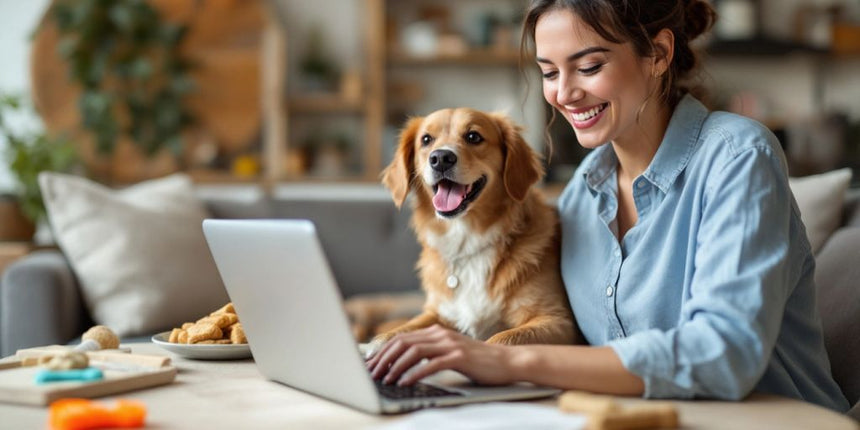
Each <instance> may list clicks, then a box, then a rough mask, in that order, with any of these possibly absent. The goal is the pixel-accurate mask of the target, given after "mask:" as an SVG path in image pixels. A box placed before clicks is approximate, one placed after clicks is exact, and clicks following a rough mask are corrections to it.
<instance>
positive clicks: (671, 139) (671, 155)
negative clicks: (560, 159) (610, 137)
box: [582, 94, 708, 194]
mask: <svg viewBox="0 0 860 430" xmlns="http://www.w3.org/2000/svg"><path fill="white" fill-rule="evenodd" d="M707 116H708V108H706V107H705V106H704V105H703V104H702V103H701V102H700V101H698V100H696V98H695V97H693V96H691V95H689V94H687V95H685V96H684V97H683V98H682V99H681V101H680V102H679V103H678V106H677V107H676V108H675V112H673V113H672V118H671V119H670V120H669V126H668V127H667V129H666V135H665V136H663V141H662V142H661V143H660V147H659V148H658V149H657V153H656V154H654V159H652V160H651V164H650V165H649V166H648V168H647V169H645V172H643V173H642V176H643V177H644V178H645V179H647V180H648V181H649V182H651V183H653V184H654V185H655V186H656V187H657V188H659V189H660V191H662V192H663V193H664V194H665V193H666V192H667V191H668V189H669V186H671V185H672V183H673V182H674V181H675V179H676V178H677V177H678V175H679V174H680V173H681V172H683V171H684V168H686V167H687V163H688V162H689V161H690V156H692V154H693V150H694V149H695V147H696V143H697V142H698V140H699V133H700V132H701V131H702V124H703V123H704V122H705V118H707ZM594 151H595V154H594V156H592V157H590V158H589V159H588V160H587V161H586V164H585V165H584V166H583V170H582V172H583V175H584V176H585V178H584V179H585V183H586V184H588V186H589V187H590V188H591V189H593V190H597V188H598V186H599V185H600V184H601V183H602V182H604V181H605V180H606V178H607V177H609V175H610V174H613V173H614V172H615V169H616V165H617V164H618V159H617V158H616V156H615V151H614V150H613V149H612V145H602V146H600V147H598V148H597V149H595V150H594Z"/></svg>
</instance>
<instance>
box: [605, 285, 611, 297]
mask: <svg viewBox="0 0 860 430" xmlns="http://www.w3.org/2000/svg"><path fill="white" fill-rule="evenodd" d="M606 297H612V286H611V285H610V286H608V287H606Z"/></svg>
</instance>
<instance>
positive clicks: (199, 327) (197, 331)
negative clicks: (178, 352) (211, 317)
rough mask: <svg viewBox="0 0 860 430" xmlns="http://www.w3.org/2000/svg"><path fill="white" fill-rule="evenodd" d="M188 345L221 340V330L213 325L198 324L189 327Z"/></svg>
mask: <svg viewBox="0 0 860 430" xmlns="http://www.w3.org/2000/svg"><path fill="white" fill-rule="evenodd" d="M186 331H187V332H188V343H198V342H200V341H201V340H215V339H221V334H222V333H221V328H220V327H218V326H217V325H215V324H212V323H198V324H194V326H192V327H189V328H188V330H186Z"/></svg>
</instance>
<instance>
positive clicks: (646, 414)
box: [588, 404, 678, 430]
mask: <svg viewBox="0 0 860 430" xmlns="http://www.w3.org/2000/svg"><path fill="white" fill-rule="evenodd" d="M588 428H589V429H590V430H634V429H654V428H660V429H674V428H678V411H677V410H676V409H675V407H674V406H673V405H671V404H655V405H647V406H634V407H630V408H627V409H623V410H622V411H620V412H615V413H610V414H591V415H589V417H588Z"/></svg>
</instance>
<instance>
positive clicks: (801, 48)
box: [705, 37, 828, 57]
mask: <svg viewBox="0 0 860 430" xmlns="http://www.w3.org/2000/svg"><path fill="white" fill-rule="evenodd" d="M705 49H706V50H707V52H708V54H710V55H712V56H715V57H716V56H748V57H778V56H782V55H788V54H818V55H824V54H828V51H827V50H826V49H821V48H816V47H813V46H809V45H805V44H802V43H798V42H794V41H791V40H783V39H774V38H769V37H757V38H754V39H747V40H714V41H712V42H711V43H710V44H709V45H708V46H707V47H706V48H705Z"/></svg>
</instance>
